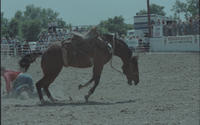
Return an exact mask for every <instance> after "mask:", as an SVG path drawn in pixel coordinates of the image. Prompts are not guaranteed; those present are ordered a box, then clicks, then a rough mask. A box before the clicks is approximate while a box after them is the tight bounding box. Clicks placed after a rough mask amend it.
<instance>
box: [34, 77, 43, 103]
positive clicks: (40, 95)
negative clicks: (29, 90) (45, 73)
mask: <svg viewBox="0 0 200 125" xmlns="http://www.w3.org/2000/svg"><path fill="white" fill-rule="evenodd" d="M44 82H45V77H43V78H42V79H41V80H39V81H38V82H37V83H36V89H37V92H38V96H39V99H40V102H41V103H42V104H44V103H45V101H44V98H43V95H42V91H41V88H42V87H43V86H42V83H44Z"/></svg>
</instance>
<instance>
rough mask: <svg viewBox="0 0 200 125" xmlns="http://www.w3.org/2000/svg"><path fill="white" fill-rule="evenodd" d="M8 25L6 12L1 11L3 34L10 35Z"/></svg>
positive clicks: (4, 35)
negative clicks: (5, 16)
mask: <svg viewBox="0 0 200 125" xmlns="http://www.w3.org/2000/svg"><path fill="white" fill-rule="evenodd" d="M8 25H9V21H8V19H7V18H4V13H3V12H1V36H3V37H8V36H9V35H8Z"/></svg>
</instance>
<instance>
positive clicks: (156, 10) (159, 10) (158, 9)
mask: <svg viewBox="0 0 200 125" xmlns="http://www.w3.org/2000/svg"><path fill="white" fill-rule="evenodd" d="M164 8H165V7H164V6H160V5H157V4H151V5H150V13H151V14H157V15H161V16H165V15H166V13H165V11H164ZM144 14H147V10H145V9H143V10H140V11H139V12H138V13H137V15H144Z"/></svg>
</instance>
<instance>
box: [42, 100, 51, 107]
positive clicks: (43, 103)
mask: <svg viewBox="0 0 200 125" xmlns="http://www.w3.org/2000/svg"><path fill="white" fill-rule="evenodd" d="M40 102H41V104H40V105H41V106H43V105H46V104H48V103H49V102H47V101H44V100H41V101H40Z"/></svg>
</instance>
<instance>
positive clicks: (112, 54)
mask: <svg viewBox="0 0 200 125" xmlns="http://www.w3.org/2000/svg"><path fill="white" fill-rule="evenodd" d="M115 42H116V41H115V38H114V35H113V47H112V51H111V52H112V53H111V60H110V66H111V68H112V69H114V70H115V71H117V72H119V73H120V74H122V75H124V74H123V73H122V72H121V71H120V70H118V69H116V68H115V67H114V66H113V65H112V60H113V56H114V52H115Z"/></svg>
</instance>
